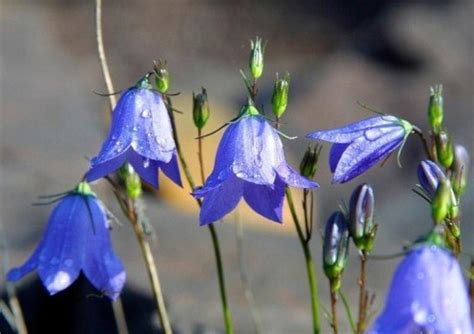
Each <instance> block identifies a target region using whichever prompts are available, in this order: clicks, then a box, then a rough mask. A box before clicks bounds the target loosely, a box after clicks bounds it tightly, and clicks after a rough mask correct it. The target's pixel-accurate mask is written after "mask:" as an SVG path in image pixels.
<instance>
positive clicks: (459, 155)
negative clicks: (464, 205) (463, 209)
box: [451, 145, 470, 198]
mask: <svg viewBox="0 0 474 334" xmlns="http://www.w3.org/2000/svg"><path fill="white" fill-rule="evenodd" d="M469 167H470V159H469V153H467V150H466V148H465V147H464V146H462V145H454V162H453V165H452V166H451V168H452V170H453V177H452V180H451V182H452V185H453V190H454V192H455V193H456V196H457V197H458V198H459V197H460V196H461V195H462V194H463V193H464V192H465V191H466V187H467V176H468V173H469Z"/></svg>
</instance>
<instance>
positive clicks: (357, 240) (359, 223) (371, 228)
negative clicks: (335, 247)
mask: <svg viewBox="0 0 474 334" xmlns="http://www.w3.org/2000/svg"><path fill="white" fill-rule="evenodd" d="M374 208H375V196H374V191H373V190H372V187H371V186H370V185H368V184H366V183H364V184H361V185H359V186H358V187H357V188H356V189H355V190H354V191H353V193H352V195H351V199H350V202H349V232H350V234H351V237H352V240H354V244H355V245H356V247H357V248H358V249H359V250H363V251H366V252H370V251H371V250H372V248H373V247H374V243H375V236H376V234H377V225H374Z"/></svg>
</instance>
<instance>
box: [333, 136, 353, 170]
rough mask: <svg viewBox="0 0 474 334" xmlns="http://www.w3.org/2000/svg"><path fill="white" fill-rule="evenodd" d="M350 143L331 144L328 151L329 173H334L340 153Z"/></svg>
mask: <svg viewBox="0 0 474 334" xmlns="http://www.w3.org/2000/svg"><path fill="white" fill-rule="evenodd" d="M349 145H350V143H349V144H337V143H336V144H333V145H332V147H331V151H330V152H329V168H330V169H331V173H334V171H335V170H336V167H337V164H338V163H339V160H340V159H341V156H342V154H343V153H344V151H345V150H346V148H347V147H348V146H349Z"/></svg>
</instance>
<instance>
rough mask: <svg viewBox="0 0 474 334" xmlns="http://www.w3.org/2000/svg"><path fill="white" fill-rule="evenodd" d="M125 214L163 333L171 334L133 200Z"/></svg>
mask: <svg viewBox="0 0 474 334" xmlns="http://www.w3.org/2000/svg"><path fill="white" fill-rule="evenodd" d="M127 212H128V219H129V220H130V223H132V227H133V231H134V232H135V236H136V237H137V241H138V244H139V245H140V250H141V252H142V255H143V259H144V260H145V267H146V269H147V274H148V279H149V280H150V284H151V288H152V291H153V297H154V299H155V303H156V305H157V309H158V316H159V318H160V322H161V325H162V326H163V331H164V332H165V333H166V334H171V333H172V332H173V331H172V329H171V324H170V321H169V318H168V314H167V312H166V305H165V300H164V298H163V292H162V290H161V285H160V277H159V275H158V269H157V267H156V265H155V260H154V258H153V253H152V251H151V247H150V244H149V243H148V241H147V239H146V236H145V233H144V231H143V229H142V226H141V224H140V223H139V222H138V216H137V213H136V211H135V207H134V203H133V200H131V199H128V202H127Z"/></svg>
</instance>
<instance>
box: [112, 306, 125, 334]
mask: <svg viewBox="0 0 474 334" xmlns="http://www.w3.org/2000/svg"><path fill="white" fill-rule="evenodd" d="M112 309H113V311H114V315H115V325H116V326H117V333H118V334H128V327H127V321H126V320H125V313H124V308H123V304H122V299H120V298H117V300H116V301H114V302H113V303H112Z"/></svg>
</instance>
